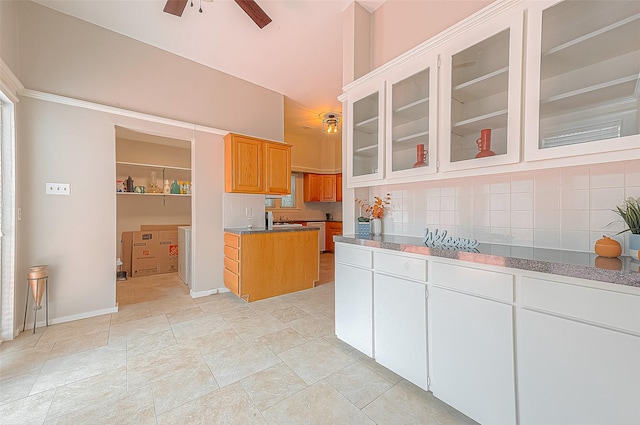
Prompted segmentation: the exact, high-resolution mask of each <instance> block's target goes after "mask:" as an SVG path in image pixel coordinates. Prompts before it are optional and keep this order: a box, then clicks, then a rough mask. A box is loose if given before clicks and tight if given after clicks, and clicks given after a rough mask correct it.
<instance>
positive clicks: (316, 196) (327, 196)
mask: <svg viewBox="0 0 640 425" xmlns="http://www.w3.org/2000/svg"><path fill="white" fill-rule="evenodd" d="M304 202H336V175H335V174H305V175H304Z"/></svg>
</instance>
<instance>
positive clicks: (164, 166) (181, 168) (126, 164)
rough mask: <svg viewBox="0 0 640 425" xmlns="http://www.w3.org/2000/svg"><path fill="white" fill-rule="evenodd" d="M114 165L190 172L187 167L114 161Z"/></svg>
mask: <svg viewBox="0 0 640 425" xmlns="http://www.w3.org/2000/svg"><path fill="white" fill-rule="evenodd" d="M116 165H125V166H130V167H145V168H164V169H166V170H181V171H191V168H187V167H174V166H172V165H160V164H144V163H139V162H126V161H116Z"/></svg>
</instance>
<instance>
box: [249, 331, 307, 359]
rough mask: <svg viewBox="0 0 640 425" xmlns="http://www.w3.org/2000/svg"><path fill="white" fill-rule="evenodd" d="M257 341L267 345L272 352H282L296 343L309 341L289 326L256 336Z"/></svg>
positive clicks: (295, 345)
mask: <svg viewBox="0 0 640 425" xmlns="http://www.w3.org/2000/svg"><path fill="white" fill-rule="evenodd" d="M258 341H260V342H261V343H263V344H264V345H266V346H267V347H269V349H271V351H273V352H274V353H276V354H278V353H282V352H283V351H287V350H289V349H291V348H293V347H297V346H298V345H302V344H304V343H307V342H309V340H308V339H307V338H305V337H303V336H302V335H300V334H299V333H298V332H296V331H295V330H293V329H291V328H284V329H282V330H279V331H276V332H272V333H270V334H266V335H264V336H261V337H260V338H258Z"/></svg>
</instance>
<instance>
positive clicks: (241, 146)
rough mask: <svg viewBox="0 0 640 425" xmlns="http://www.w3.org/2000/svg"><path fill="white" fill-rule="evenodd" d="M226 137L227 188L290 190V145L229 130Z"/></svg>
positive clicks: (281, 192)
mask: <svg viewBox="0 0 640 425" xmlns="http://www.w3.org/2000/svg"><path fill="white" fill-rule="evenodd" d="M224 141H225V149H224V152H225V192H234V193H255V194H268V195H288V194H289V193H291V145H288V144H285V143H278V142H271V141H267V140H262V139H257V138H255V137H249V136H243V135H239V134H233V133H229V134H227V135H226V136H225V137H224Z"/></svg>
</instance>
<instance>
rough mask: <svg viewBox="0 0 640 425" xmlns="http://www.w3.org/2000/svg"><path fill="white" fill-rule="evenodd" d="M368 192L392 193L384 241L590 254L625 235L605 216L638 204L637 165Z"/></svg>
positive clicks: (617, 219)
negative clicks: (433, 240)
mask: <svg viewBox="0 0 640 425" xmlns="http://www.w3.org/2000/svg"><path fill="white" fill-rule="evenodd" d="M369 190H370V192H369V195H370V197H372V196H374V195H378V196H380V195H382V194H384V193H387V192H390V193H391V196H392V213H391V215H390V217H387V218H385V222H384V231H385V233H388V234H400V235H409V236H418V237H420V236H422V234H423V229H424V228H425V227H428V228H430V229H441V230H445V229H446V230H448V231H449V232H450V233H454V234H457V235H460V236H463V237H473V238H475V239H478V241H480V242H485V243H486V242H493V243H508V244H515V245H520V246H532V247H545V248H557V249H571V250H577V251H588V252H591V251H592V250H593V243H594V242H595V240H597V239H599V238H600V237H602V234H607V235H608V236H611V235H614V234H615V233H617V232H619V231H621V230H623V229H624V224H623V223H622V221H621V220H620V217H619V216H618V215H617V214H615V213H614V212H613V211H612V209H614V208H615V206H616V205H619V204H621V203H622V202H623V201H624V199H625V198H626V197H628V196H633V197H640V160H633V161H625V162H619V163H612V164H602V165H593V166H579V167H566V168H558V169H551V170H537V171H523V172H516V173H512V174H503V175H502V174H501V175H489V176H474V177H473V178H463V179H455V180H442V181H432V182H425V183H416V184H406V185H397V186H389V187H378V188H376V189H369ZM360 196H362V197H364V196H366V195H360ZM225 212H226V213H227V212H228V213H233V212H231V211H226V210H225ZM612 222H613V223H612ZM596 236H597V237H596ZM594 238H595V239H594ZM618 238H620V240H622V238H621V237H620V236H619V237H618Z"/></svg>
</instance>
